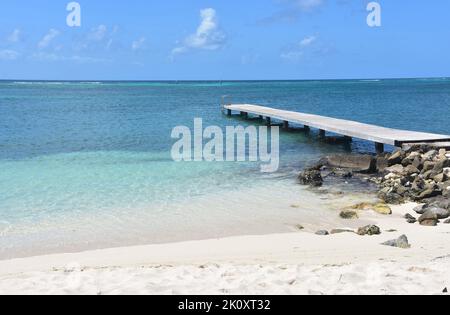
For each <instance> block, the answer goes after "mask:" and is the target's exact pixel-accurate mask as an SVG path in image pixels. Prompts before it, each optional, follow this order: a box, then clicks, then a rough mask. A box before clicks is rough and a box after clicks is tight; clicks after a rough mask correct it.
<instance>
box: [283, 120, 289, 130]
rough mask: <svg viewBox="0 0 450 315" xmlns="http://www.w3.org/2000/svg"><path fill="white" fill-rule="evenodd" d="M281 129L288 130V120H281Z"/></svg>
mask: <svg viewBox="0 0 450 315" xmlns="http://www.w3.org/2000/svg"><path fill="white" fill-rule="evenodd" d="M283 129H284V130H288V129H289V121H283Z"/></svg>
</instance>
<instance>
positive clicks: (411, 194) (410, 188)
mask: <svg viewBox="0 0 450 315" xmlns="http://www.w3.org/2000/svg"><path fill="white" fill-rule="evenodd" d="M377 165H379V166H380V165H381V166H382V167H381V169H382V170H381V169H380V171H381V175H383V176H382V177H379V178H377V179H375V181H376V182H377V183H378V184H379V185H380V187H381V190H380V193H379V197H380V198H381V199H382V200H384V201H386V202H387V203H392V204H400V203H403V202H404V201H407V200H412V201H416V202H422V201H424V200H426V199H429V198H433V197H438V196H442V197H445V198H449V197H450V152H449V151H446V150H445V149H441V150H437V149H433V148H430V147H428V146H423V145H422V146H412V147H410V148H408V149H406V150H397V151H395V152H394V153H392V154H389V153H387V154H384V155H382V156H378V157H377Z"/></svg>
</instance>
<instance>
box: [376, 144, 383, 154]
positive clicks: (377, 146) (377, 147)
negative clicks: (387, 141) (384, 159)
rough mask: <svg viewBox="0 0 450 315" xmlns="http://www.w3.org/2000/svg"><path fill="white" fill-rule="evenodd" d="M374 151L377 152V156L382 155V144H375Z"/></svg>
mask: <svg viewBox="0 0 450 315" xmlns="http://www.w3.org/2000/svg"><path fill="white" fill-rule="evenodd" d="M375 150H376V151H377V154H382V153H384V144H383V143H379V142H375Z"/></svg>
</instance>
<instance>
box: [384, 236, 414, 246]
mask: <svg viewBox="0 0 450 315" xmlns="http://www.w3.org/2000/svg"><path fill="white" fill-rule="evenodd" d="M382 245H385V246H391V247H398V248H402V249H408V248H411V245H410V244H409V241H408V238H407V237H406V235H402V236H400V237H399V238H398V239H396V240H390V241H387V242H385V243H383V244H382Z"/></svg>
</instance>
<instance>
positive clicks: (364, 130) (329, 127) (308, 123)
mask: <svg viewBox="0 0 450 315" xmlns="http://www.w3.org/2000/svg"><path fill="white" fill-rule="evenodd" d="M223 109H224V110H225V111H226V112H227V114H228V115H229V116H231V115H232V113H233V112H238V113H240V115H241V116H242V117H244V118H248V117H249V115H254V116H256V117H259V118H262V119H265V120H266V122H267V124H271V123H272V121H273V120H277V121H280V122H282V124H283V127H284V128H289V124H290V123H293V124H299V125H303V126H304V127H305V130H309V129H310V128H316V129H318V130H319V134H320V137H322V138H325V137H326V133H327V132H332V133H335V134H338V135H342V136H344V137H345V138H347V139H348V140H349V141H350V140H351V139H353V138H357V139H362V140H367V141H372V142H374V143H375V148H376V151H377V152H383V151H384V145H392V146H396V147H401V146H402V145H404V144H414V143H437V142H446V141H450V136H449V135H439V134H432V133H426V132H416V131H407V130H399V129H392V128H386V127H380V126H375V125H369V124H363V123H359V122H356V121H351V120H344V119H336V118H330V117H325V116H318V115H311V114H304V113H299V112H292V111H285V110H279V109H274V108H270V107H263V106H257V105H250V104H230V105H223Z"/></svg>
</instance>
